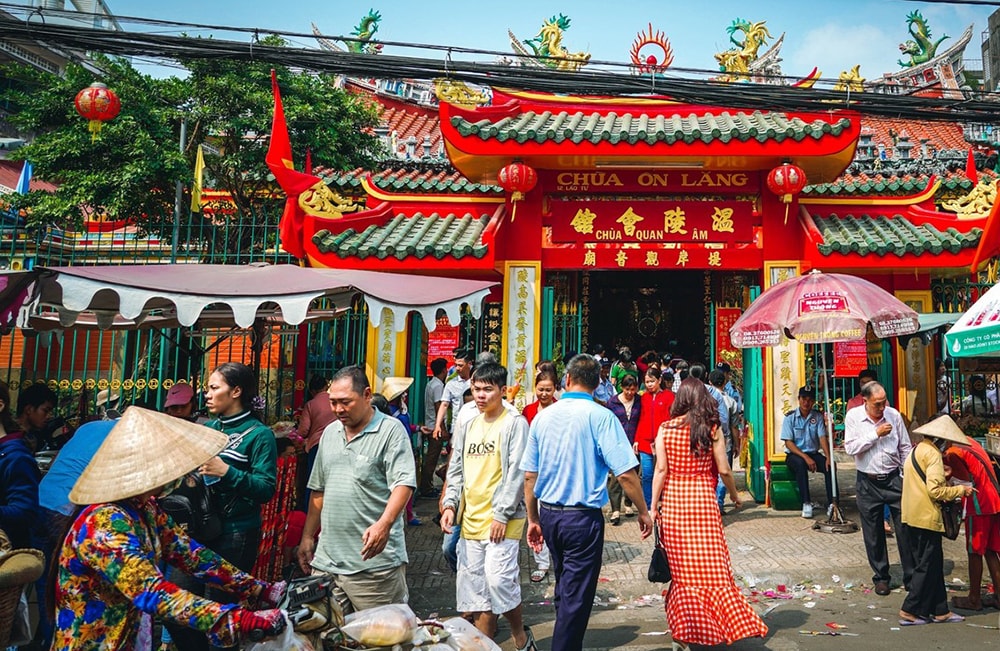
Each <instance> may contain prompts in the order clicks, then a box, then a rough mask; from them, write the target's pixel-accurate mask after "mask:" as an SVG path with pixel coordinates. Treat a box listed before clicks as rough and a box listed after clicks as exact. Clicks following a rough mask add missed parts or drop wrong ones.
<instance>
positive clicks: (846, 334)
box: [729, 269, 920, 531]
mask: <svg viewBox="0 0 1000 651" xmlns="http://www.w3.org/2000/svg"><path fill="white" fill-rule="evenodd" d="M869 325H870V326H871V327H872V331H873V332H874V333H875V336H876V337H879V338H881V339H885V338H887V337H898V336H901V335H908V334H913V333H915V332H917V330H919V329H920V322H919V321H918V319H917V313H916V312H915V311H913V310H912V309H910V308H909V307H907V306H906V304H904V303H903V302H902V301H900V300H899V299H898V298H896V297H895V296H893V295H892V294H890V293H889V292H887V291H885V290H884V289H882V288H881V287H879V286H878V285H876V284H874V283H871V282H869V281H867V280H864V279H863V278H858V277H857V276H850V275H847V274H825V273H822V272H820V271H819V270H815V269H814V270H813V271H811V272H809V273H808V274H806V275H804V276H798V277H796V278H791V279H789V280H786V281H784V282H781V283H778V284H777V285H774V286H773V287H771V288H770V289H768V290H767V291H765V292H764V293H762V294H761V295H760V296H758V297H757V300H755V301H754V302H753V303H752V304H751V305H750V307H749V308H748V309H747V311H746V312H744V313H743V316H741V317H740V318H739V320H737V321H736V323H734V324H733V327H732V328H730V329H729V336H730V338H731V340H732V342H733V345H734V346H737V347H739V348H757V347H764V346H779V345H781V344H782V343H783V342H784V340H785V339H786V338H788V339H795V340H796V341H799V342H801V343H804V344H827V343H834V342H838V341H857V340H859V339H864V338H865V336H866V334H867V331H868V326H869ZM820 362H821V366H822V369H823V377H824V379H825V378H826V356H825V355H820ZM823 397H824V401H825V405H826V413H827V414H829V413H830V388H829V383H828V382H826V381H824V382H823ZM826 432H827V438H828V440H829V442H830V452H831V454H830V457H831V458H830V474H831V479H832V482H831V483H832V485H833V486H832V488H833V512H832V515H831V517H830V520H829V522H828V523H827V524H837V525H840V528H838V529H836V530H838V531H843V530H852V531H853V530H856V527H851V528H849V529H848V528H845V527H844V525H846V524H847V523H846V521H845V520H844V519H843V517H842V516H841V514H840V506H839V503H838V502H839V493H838V489H837V468H836V463H835V461H834V459H833V424H832V423H831V422H830V421H829V420H827V422H826ZM819 524H820V523H817V527H815V528H820V526H819Z"/></svg>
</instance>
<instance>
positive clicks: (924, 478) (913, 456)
mask: <svg viewBox="0 0 1000 651" xmlns="http://www.w3.org/2000/svg"><path fill="white" fill-rule="evenodd" d="M910 463H912V464H913V467H914V469H916V471H917V474H918V475H920V481H922V482H924V483H925V484H926V483H927V475H925V474H924V470H923V468H921V467H920V466H919V465H918V464H917V455H916V450H914V451H913V452H911V453H910Z"/></svg>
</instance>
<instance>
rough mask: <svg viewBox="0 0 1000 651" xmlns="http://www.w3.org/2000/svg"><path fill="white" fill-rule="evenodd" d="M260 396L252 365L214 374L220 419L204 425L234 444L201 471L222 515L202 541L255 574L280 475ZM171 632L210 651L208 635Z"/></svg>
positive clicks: (180, 643) (209, 397)
mask: <svg viewBox="0 0 1000 651" xmlns="http://www.w3.org/2000/svg"><path fill="white" fill-rule="evenodd" d="M256 397H257V378H256V376H255V375H254V373H253V371H252V370H251V369H250V367H249V366H246V365H245V364H239V363H236V362H226V363H224V364H221V365H219V366H218V367H216V369H215V370H213V371H212V374H211V375H210V376H209V378H208V386H207V387H206V389H205V407H206V408H207V409H208V411H209V412H210V413H211V414H212V415H214V416H215V417H216V418H215V420H212V421H209V422H207V423H205V426H206V427H210V428H212V429H216V430H219V431H220V432H222V433H224V434H226V435H227V436H228V437H229V443H228V444H227V445H226V448H225V449H224V450H223V451H222V452H220V453H219V454H218V456H215V457H212V458H211V459H209V460H208V461H206V462H205V463H204V464H202V465H201V467H200V468H199V471H200V472H201V475H202V478H203V480H204V481H205V483H206V484H209V485H210V486H211V487H212V491H213V495H214V499H215V504H216V507H217V508H218V509H220V511H221V515H222V534H221V535H220V536H219V537H218V538H216V539H215V540H206V541H200V542H203V543H204V544H205V545H206V546H207V547H209V548H210V549H212V550H213V551H215V552H216V553H217V554H218V555H219V556H221V557H223V558H224V559H226V560H227V561H229V562H230V563H232V564H233V565H235V566H236V567H238V568H239V569H241V570H243V571H244V572H251V571H252V570H253V566H254V564H255V563H256V562H257V549H258V547H259V545H260V528H261V517H260V511H261V507H262V506H263V505H264V503H266V502H267V501H268V500H270V499H271V497H272V496H273V495H274V491H275V484H276V482H277V474H278V466H277V463H278V462H277V459H278V449H277V445H276V443H275V439H274V432H272V431H271V428H269V427H268V426H267V425H265V424H264V423H262V422H260V420H258V419H257V418H256V417H255V415H254V406H253V403H254V399H255V398H256ZM185 587H187V586H185ZM207 596H208V597H209V598H210V599H212V600H214V601H218V602H220V603H228V602H229V601H231V599H232V598H231V596H230V595H228V594H226V593H225V592H222V591H219V590H217V589H216V588H212V587H209V588H208V590H207ZM170 633H171V636H172V637H173V641H174V643H175V644H176V645H177V648H179V649H193V650H195V651H200V650H202V649H207V648H208V646H207V641H206V640H205V637H204V635H202V636H200V639H193V638H192V637H191V636H190V634H189V633H188V632H187V631H178V630H177V629H175V628H174V627H170ZM178 636H180V639H179V637H178Z"/></svg>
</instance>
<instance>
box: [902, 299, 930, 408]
mask: <svg viewBox="0 0 1000 651" xmlns="http://www.w3.org/2000/svg"><path fill="white" fill-rule="evenodd" d="M896 298H898V299H899V300H901V301H903V302H904V303H906V305H907V306H908V307H910V308H912V309H914V310H916V311H917V312H918V313H928V312H933V311H934V304H933V300H932V298H931V292H930V290H897V291H896ZM936 376H937V369H936V368H934V346H933V344H931V345H924V341H923V339H921V338H920V337H917V336H915V337H910V340H909V342H907V344H906V348H905V349H904V350H903V352H902V354H900V355H897V356H896V377H898V378H899V379H900V386H899V390H898V394H897V397H898V402H897V404H898V405H899V406H898V409H899V411H900V412H902V413H903V414H905V415H906V416H907V417H908V418H909V419H910V421H911V422H912V423H913V426H914V427H916V426H918V425H921V424H923V423H926V422H927V421H928V420H930V419H931V418H932V417H933V415H934V413H935V412H936V411H937V387H936V383H935V378H936Z"/></svg>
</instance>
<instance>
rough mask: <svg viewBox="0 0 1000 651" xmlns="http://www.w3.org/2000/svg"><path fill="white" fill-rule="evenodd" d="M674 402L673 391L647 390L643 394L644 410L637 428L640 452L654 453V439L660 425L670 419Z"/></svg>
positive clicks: (636, 439) (636, 434)
mask: <svg viewBox="0 0 1000 651" xmlns="http://www.w3.org/2000/svg"><path fill="white" fill-rule="evenodd" d="M673 404H674V392H673V391H667V390H664V391H658V392H657V393H655V394H653V393H650V392H649V391H647V392H646V393H644V394H642V411H641V412H639V426H638V427H637V428H636V430H635V442H636V444H637V445H638V448H639V452H645V453H646V454H653V441H655V440H656V432H658V431H659V429H660V425H662V424H663V423H664V422H666V421H667V420H669V418H670V407H671V406H672V405H673Z"/></svg>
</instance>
